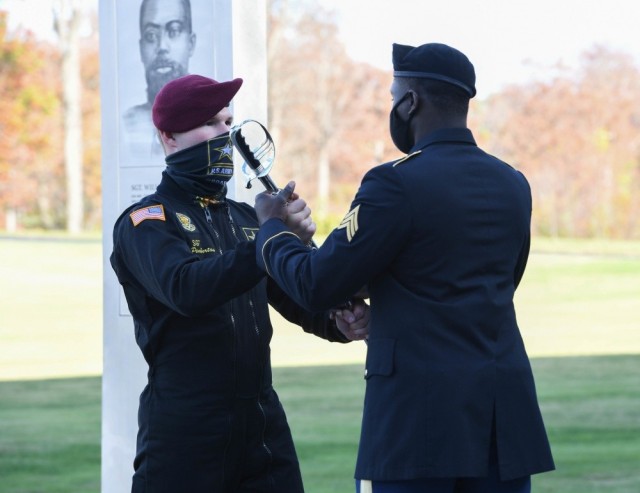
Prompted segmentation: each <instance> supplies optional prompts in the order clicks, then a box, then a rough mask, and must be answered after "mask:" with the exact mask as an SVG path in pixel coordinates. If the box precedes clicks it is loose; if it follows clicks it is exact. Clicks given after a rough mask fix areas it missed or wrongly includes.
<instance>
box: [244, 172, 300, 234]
mask: <svg viewBox="0 0 640 493" xmlns="http://www.w3.org/2000/svg"><path fill="white" fill-rule="evenodd" d="M295 186H296V183H295V182H294V181H290V182H289V183H287V186H286V187H284V188H283V189H282V190H280V191H279V192H278V193H276V194H272V193H271V192H267V191H265V192H262V193H259V194H258V195H256V202H255V206H254V207H255V210H256V215H257V216H258V222H259V224H260V225H261V226H262V225H263V224H264V223H265V222H267V221H268V220H269V219H273V218H279V219H281V220H282V221H286V219H287V215H288V212H287V204H288V202H289V200H291V198H292V196H294V193H293V190H294V188H295Z"/></svg>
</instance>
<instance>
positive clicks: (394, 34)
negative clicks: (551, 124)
mask: <svg viewBox="0 0 640 493" xmlns="http://www.w3.org/2000/svg"><path fill="white" fill-rule="evenodd" d="M321 3H322V4H323V5H325V6H327V7H331V8H333V9H335V11H336V14H337V16H338V21H339V25H340V31H341V36H342V39H343V41H344V43H345V45H346V47H347V50H348V53H349V54H350V55H351V56H352V57H353V58H355V59H357V60H361V61H366V62H368V63H371V64H373V65H375V66H378V67H382V68H385V69H389V70H390V69H391V44H392V43H394V42H395V43H401V44H408V45H412V46H415V45H419V44H423V43H427V42H442V43H446V44H449V45H451V46H454V47H455V48H458V49H459V50H461V51H463V52H464V53H465V54H466V55H467V56H468V57H469V58H470V59H471V61H472V62H473V64H474V65H475V67H476V74H477V79H478V83H477V87H478V96H479V97H482V96H483V95H484V96H486V95H488V94H489V93H491V92H493V91H496V90H499V89H500V88H501V87H503V86H504V85H506V84H509V83H521V82H525V81H527V80H530V79H531V78H532V77H534V78H543V77H546V76H547V74H548V73H549V70H548V68H549V67H552V66H553V65H555V64H557V62H562V63H563V64H565V65H567V66H569V67H573V68H575V67H576V66H577V65H578V60H579V55H580V54H581V53H583V52H584V51H585V50H588V49H590V48H592V47H593V46H594V45H596V44H601V45H606V46H608V47H609V48H612V49H615V50H619V51H624V52H626V53H629V54H631V55H633V56H634V58H635V60H636V63H640V28H639V27H638V26H640V1H638V0H527V1H523V0H455V1H451V2H446V1H438V2H435V1H432V0H321Z"/></svg>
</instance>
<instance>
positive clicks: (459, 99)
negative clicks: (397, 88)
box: [405, 77, 470, 116]
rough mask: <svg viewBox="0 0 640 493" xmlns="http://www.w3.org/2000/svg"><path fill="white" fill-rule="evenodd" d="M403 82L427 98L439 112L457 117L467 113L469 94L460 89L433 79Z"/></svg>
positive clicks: (409, 79)
mask: <svg viewBox="0 0 640 493" xmlns="http://www.w3.org/2000/svg"><path fill="white" fill-rule="evenodd" d="M405 80H406V81H407V85H408V86H409V87H411V88H412V89H414V90H415V91H416V92H418V94H420V95H422V96H425V97H428V98H429V101H431V104H433V106H434V107H435V108H436V110H438V111H439V112H441V113H449V114H452V115H457V116H465V115H466V114H467V113H468V112H469V99H470V98H469V94H467V93H466V92H465V91H464V90H463V89H462V88H459V87H457V86H454V85H453V84H449V83H447V82H443V81H440V80H435V79H423V78H417V77H411V78H408V79H405Z"/></svg>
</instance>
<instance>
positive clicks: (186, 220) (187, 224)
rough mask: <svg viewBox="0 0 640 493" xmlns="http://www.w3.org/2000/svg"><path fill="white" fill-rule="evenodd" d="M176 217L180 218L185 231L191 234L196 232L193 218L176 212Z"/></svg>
mask: <svg viewBox="0 0 640 493" xmlns="http://www.w3.org/2000/svg"><path fill="white" fill-rule="evenodd" d="M176 217H177V218H178V221H180V225H181V226H182V227H183V228H184V229H185V230H187V231H189V232H190V233H193V232H194V231H195V230H196V226H195V224H193V221H192V220H191V218H190V217H189V216H187V215H186V214H180V213H179V212H176Z"/></svg>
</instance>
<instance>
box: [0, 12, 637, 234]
mask: <svg viewBox="0 0 640 493" xmlns="http://www.w3.org/2000/svg"><path fill="white" fill-rule="evenodd" d="M321 5H322V3H321V2H319V1H317V0H295V1H294V0H269V1H268V13H269V19H268V23H269V24H268V29H267V32H268V36H269V37H268V46H267V56H268V75H269V80H268V91H269V92H268V99H269V100H268V108H269V121H268V127H269V130H270V132H271V134H272V136H273V137H274V140H275V142H276V147H277V157H276V166H275V168H274V171H273V175H274V178H275V179H276V182H277V183H284V182H285V181H286V180H289V179H295V180H296V181H297V183H298V190H299V191H300V193H301V194H302V195H303V196H304V197H305V199H306V200H307V201H308V202H309V203H310V205H311V207H312V209H313V211H314V217H315V219H316V222H318V223H319V225H320V226H321V228H322V230H323V231H325V232H326V231H327V230H328V229H329V228H330V227H334V226H336V225H337V223H338V221H339V220H340V219H341V218H342V216H343V215H344V214H345V213H346V212H347V209H348V208H349V203H350V200H351V199H352V197H353V196H354V194H355V192H356V190H357V187H358V185H359V183H360V180H361V178H362V176H363V175H364V174H365V173H366V171H367V170H368V169H370V168H371V167H373V166H375V165H377V164H379V163H383V162H386V161H390V160H392V159H395V158H398V157H400V152H399V151H398V150H397V149H396V148H395V147H394V146H393V144H392V142H391V139H390V137H389V130H388V118H389V110H390V108H391V100H390V94H389V85H390V83H391V70H390V68H389V70H380V69H377V68H375V67H371V66H369V65H367V64H363V63H357V62H354V61H353V60H351V59H350V58H349V56H348V54H347V53H346V50H345V47H344V46H343V44H342V43H341V41H340V39H339V36H338V31H337V26H336V22H335V18H334V14H333V13H332V12H331V11H328V10H326V9H324V8H323V7H322V6H321ZM96 23H97V22H96V21H95V19H94V20H93V27H94V28H93V34H92V36H91V37H89V38H86V39H83V42H82V50H81V57H82V62H81V67H82V102H83V106H82V120H83V133H82V142H83V148H84V150H83V192H84V211H83V215H84V224H85V228H98V227H99V226H100V216H101V213H100V207H101V205H100V116H99V111H100V91H99V89H100V88H99V77H98V75H99V56H98V39H97V29H96V26H95V25H96ZM0 41H1V44H0V92H1V94H2V97H1V98H0V228H5V229H11V228H14V229H15V227H20V226H21V227H23V228H26V227H44V228H60V229H62V228H64V226H65V219H66V218H65V214H66V210H65V201H66V196H65V184H64V173H65V172H64V166H63V165H64V157H63V156H64V153H63V148H62V142H63V138H62V132H63V130H62V128H63V126H62V121H63V120H62V114H61V112H62V111H63V110H64V108H63V106H62V104H61V103H60V101H62V97H61V95H62V92H61V89H62V88H61V80H60V50H59V47H56V46H54V45H52V44H49V43H45V42H42V41H39V40H36V39H35V38H34V37H33V36H31V35H30V34H29V33H27V32H22V31H18V32H12V33H11V32H8V30H7V23H6V14H4V13H1V12H0ZM389 50H391V47H389ZM469 126H470V127H471V129H472V130H473V132H474V135H475V136H476V138H477V139H478V142H479V144H480V145H481V146H482V147H483V148H485V149H486V150H488V151H489V152H491V153H493V154H495V155H496V156H498V157H500V158H503V159H504V160H506V161H508V162H509V163H511V164H513V165H514V166H515V167H517V168H519V169H521V170H522V171H523V172H524V173H525V174H526V176H527V178H528V179H529V181H530V183H531V187H532V194H533V199H534V210H533V222H532V228H533V232H534V234H538V235H548V236H572V237H607V238H624V239H626V238H634V239H639V238H640V219H639V218H640V68H639V67H638V65H637V62H636V61H634V60H633V59H632V58H631V57H630V56H629V55H628V54H625V53H621V52H617V51H612V50H610V49H607V48H605V47H599V46H595V47H593V48H592V49H590V50H589V51H587V52H585V53H584V55H583V58H582V63H581V66H580V68H579V69H578V70H575V69H572V70H568V69H564V70H560V71H558V72H556V75H555V77H554V78H552V79H549V80H544V81H536V82H531V83H528V84H521V85H513V86H510V87H507V88H506V89H504V90H502V91H500V92H499V93H496V94H494V95H492V96H490V97H489V98H487V99H484V100H478V99H473V100H472V102H471V111H470V115H469Z"/></svg>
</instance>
